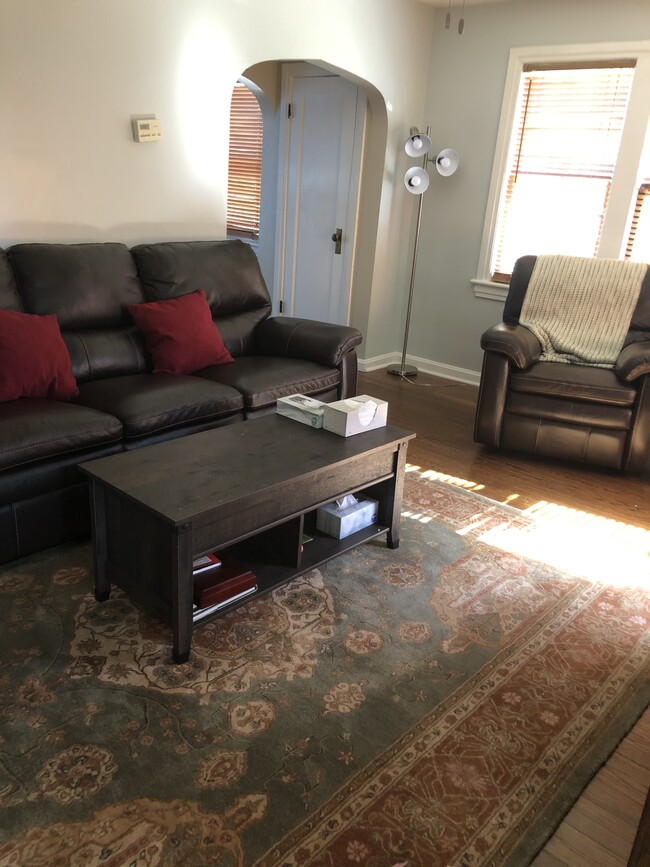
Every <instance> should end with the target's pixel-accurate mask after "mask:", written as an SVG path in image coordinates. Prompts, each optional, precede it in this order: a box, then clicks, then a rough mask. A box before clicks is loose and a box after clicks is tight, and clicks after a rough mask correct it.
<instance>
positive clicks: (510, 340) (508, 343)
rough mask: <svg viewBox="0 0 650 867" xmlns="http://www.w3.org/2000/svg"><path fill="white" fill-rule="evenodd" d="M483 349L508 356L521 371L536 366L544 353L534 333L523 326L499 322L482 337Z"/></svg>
mask: <svg viewBox="0 0 650 867" xmlns="http://www.w3.org/2000/svg"><path fill="white" fill-rule="evenodd" d="M481 348H482V349H484V350H485V351H486V352H496V353H498V354H499V355H507V356H508V358H509V359H510V360H511V361H513V362H514V363H515V364H516V365H517V367H518V368H519V369H520V370H525V369H526V368H527V367H530V365H531V364H534V363H535V362H536V361H537V360H538V359H539V357H540V355H541V353H542V346H541V344H540V342H539V340H538V339H537V338H536V337H535V335H534V334H533V332H532V331H530V330H529V329H528V328H525V327H524V326H523V325H508V324H507V323H506V322H499V324H498V325H493V326H492V328H488V330H487V331H485V332H483V334H482V335H481Z"/></svg>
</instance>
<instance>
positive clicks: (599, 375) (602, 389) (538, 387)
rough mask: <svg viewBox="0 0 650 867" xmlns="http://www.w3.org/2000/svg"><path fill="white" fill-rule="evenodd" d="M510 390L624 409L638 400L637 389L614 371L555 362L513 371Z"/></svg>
mask: <svg viewBox="0 0 650 867" xmlns="http://www.w3.org/2000/svg"><path fill="white" fill-rule="evenodd" d="M509 387H510V389H511V390H513V391H519V392H524V393H527V394H543V395H548V396H555V397H563V398H568V399H570V400H578V401H594V402H596V403H604V404H611V405H615V406H625V407H629V406H632V404H633V403H634V401H635V399H636V389H635V388H634V386H632V385H626V384H625V383H622V382H621V381H620V380H619V379H618V378H617V376H616V374H615V373H614V372H613V371H612V370H609V369H606V368H602V367H586V366H584V365H580V364H562V363H560V362H556V361H540V362H538V363H537V364H533V365H532V367H529V368H528V369H527V370H517V371H515V370H513V371H512V373H511V374H510V380H509Z"/></svg>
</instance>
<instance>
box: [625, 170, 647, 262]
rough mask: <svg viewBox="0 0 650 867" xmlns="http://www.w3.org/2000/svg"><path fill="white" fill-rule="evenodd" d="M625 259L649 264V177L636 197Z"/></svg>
mask: <svg viewBox="0 0 650 867" xmlns="http://www.w3.org/2000/svg"><path fill="white" fill-rule="evenodd" d="M625 258H626V259H631V260H632V261H633V262H650V177H647V178H645V180H644V181H643V183H642V184H641V186H640V187H639V192H638V194H637V197H636V204H635V207H634V215H633V217H632V225H631V226H630V234H629V235H628V240H627V247H626V249H625Z"/></svg>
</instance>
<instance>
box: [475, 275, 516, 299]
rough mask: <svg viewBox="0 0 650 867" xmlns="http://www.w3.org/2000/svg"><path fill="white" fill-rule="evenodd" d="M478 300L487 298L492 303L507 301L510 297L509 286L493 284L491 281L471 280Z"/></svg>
mask: <svg viewBox="0 0 650 867" xmlns="http://www.w3.org/2000/svg"><path fill="white" fill-rule="evenodd" d="M470 283H471V284H472V286H473V287H474V295H475V296H476V297H477V298H487V299H489V300H490V301H505V300H506V298H507V297H508V286H506V285H505V284H503V283H493V282H492V281H491V280H479V279H478V277H477V278H476V279H475V280H470Z"/></svg>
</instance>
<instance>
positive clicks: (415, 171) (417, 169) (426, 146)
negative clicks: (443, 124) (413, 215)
mask: <svg viewBox="0 0 650 867" xmlns="http://www.w3.org/2000/svg"><path fill="white" fill-rule="evenodd" d="M429 132H430V128H429V127H427V131H426V134H424V133H421V132H420V131H419V130H418V128H417V127H416V126H413V127H411V132H410V134H409V137H408V138H407V140H406V143H405V145H404V150H405V151H406V153H407V154H408V156H410V157H419V156H421V157H422V165H421V166H412V167H411V168H410V169H408V170H407V172H406V174H405V175H404V185H405V187H406V189H407V190H408V191H409V193H412V194H413V195H414V196H418V215H417V220H416V224H415V241H414V242H413V261H412V264H411V282H410V285H409V297H408V304H407V307H406V325H405V327H404V347H403V349H402V361H401V363H400V364H390V365H389V366H388V368H387V370H388V372H389V373H393V374H395V376H415V375H416V374H417V372H418V369H417V367H414V366H413V365H412V364H406V345H407V343H408V339H409V326H410V324H411V307H412V305H413V286H414V285H415V266H416V263H417V258H418V246H419V244H420V225H421V223H422V201H423V198H424V196H423V194H424V193H425V192H426V190H427V188H428V186H429V175H428V173H427V163H435V165H436V170H437V172H438V174H441V175H443V176H444V177H448V176H449V175H453V174H454V172H455V171H456V169H457V168H458V154H457V153H456V151H454V150H452V149H451V148H445V149H444V150H441V151H440V153H439V154H438V155H437V156H435V157H430V156H429V150H430V148H431V139H430V138H429Z"/></svg>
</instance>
